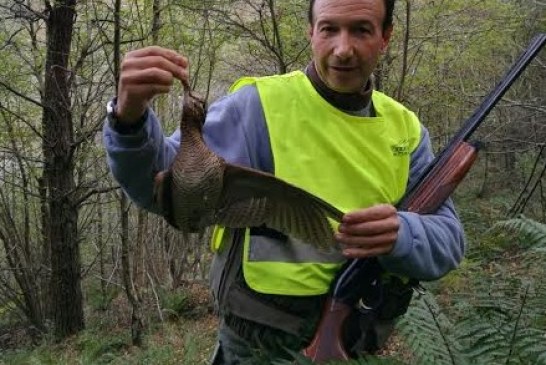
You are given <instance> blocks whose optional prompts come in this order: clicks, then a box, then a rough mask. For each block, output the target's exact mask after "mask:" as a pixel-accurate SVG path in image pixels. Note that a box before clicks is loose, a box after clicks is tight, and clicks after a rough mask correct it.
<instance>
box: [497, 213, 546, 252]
mask: <svg viewBox="0 0 546 365" xmlns="http://www.w3.org/2000/svg"><path fill="white" fill-rule="evenodd" d="M493 228H497V229H504V230H506V231H509V232H514V233H518V234H519V235H520V236H521V238H522V241H523V242H524V243H525V246H526V247H527V248H531V249H539V250H540V251H542V250H544V249H546V224H543V223H540V222H537V221H535V220H532V219H529V218H526V217H525V216H521V217H520V218H514V219H509V220H505V221H501V222H498V223H496V224H495V225H494V226H493Z"/></svg>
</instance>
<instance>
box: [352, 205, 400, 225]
mask: <svg viewBox="0 0 546 365" xmlns="http://www.w3.org/2000/svg"><path fill="white" fill-rule="evenodd" d="M393 214H396V208H395V207H393V206H392V205H390V204H380V205H375V206H373V207H370V208H366V209H359V210H355V211H352V212H349V213H347V214H345V215H344V216H343V218H342V222H343V223H347V224H352V223H359V222H368V221H376V220H380V219H384V218H387V217H389V216H392V215H393Z"/></svg>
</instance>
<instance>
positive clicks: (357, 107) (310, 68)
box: [305, 61, 373, 112]
mask: <svg viewBox="0 0 546 365" xmlns="http://www.w3.org/2000/svg"><path fill="white" fill-rule="evenodd" d="M305 74H306V75H307V77H308V78H309V80H310V81H311V83H312V84H313V86H314V87H315V89H316V90H317V92H318V93H319V94H320V95H321V96H322V97H323V98H324V99H325V100H326V101H328V102H329V103H330V104H332V105H333V106H335V107H336V108H338V109H341V110H344V111H349V112H358V111H361V110H363V109H366V108H368V106H369V104H370V100H371V96H372V91H373V88H372V83H371V81H370V79H368V82H367V83H366V85H364V87H363V88H362V91H360V92H356V93H340V92H337V91H334V90H332V89H330V88H329V87H328V86H327V85H326V84H325V83H324V81H322V79H321V78H320V76H319V74H318V72H317V69H316V67H315V62H314V61H311V62H310V63H309V64H308V65H307V67H306V68H305Z"/></svg>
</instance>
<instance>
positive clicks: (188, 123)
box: [154, 84, 343, 249]
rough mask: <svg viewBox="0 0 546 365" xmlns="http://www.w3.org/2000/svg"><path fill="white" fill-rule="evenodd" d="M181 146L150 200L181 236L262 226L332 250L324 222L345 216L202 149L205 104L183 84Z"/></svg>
mask: <svg viewBox="0 0 546 365" xmlns="http://www.w3.org/2000/svg"><path fill="white" fill-rule="evenodd" d="M182 108H183V109H182V117H181V121H180V131H181V143H180V147H179V150H178V152H177V154H176V156H175V158H174V161H173V163H172V165H171V166H170V168H169V169H168V170H166V171H162V172H160V173H158V174H157V175H156V177H155V187H154V199H155V202H156V204H157V205H158V206H159V207H160V209H161V211H162V213H163V215H164V216H165V218H166V219H167V221H168V222H169V223H170V224H171V225H172V226H174V227H175V228H177V229H178V230H180V231H182V232H185V233H195V232H202V231H203V229H204V228H205V227H207V226H211V225H220V226H224V227H230V228H245V227H257V226H262V225H265V226H267V227H269V228H272V229H275V230H277V231H280V232H282V233H284V234H286V235H291V236H293V237H296V238H299V239H301V240H303V241H304V242H306V243H310V244H312V245H315V246H317V247H319V248H323V249H329V248H332V247H333V246H334V245H335V241H334V238H333V234H334V230H333V227H332V225H331V223H330V222H329V220H328V218H330V219H332V220H334V221H337V222H340V221H341V218H342V216H343V212H341V211H340V210H338V209H337V208H335V207H334V206H332V205H330V204H329V203H327V202H325V201H324V200H322V199H320V198H318V197H316V196H314V195H312V194H310V193H308V192H306V191H305V190H303V189H300V188H298V187H296V186H294V185H292V184H289V183H287V182H285V181H283V180H280V179H279V178H277V177H275V176H274V175H272V174H269V173H265V172H262V171H259V170H255V169H251V168H247V167H243V166H237V165H233V164H230V163H227V162H226V161H225V160H224V159H223V158H222V157H220V156H218V155H217V154H216V153H214V152H213V151H211V150H210V149H209V148H208V147H207V146H206V144H205V142H204V140H203V136H202V128H203V124H204V122H205V116H206V107H205V102H204V100H203V99H202V98H201V97H199V96H198V95H197V94H195V93H194V92H193V91H191V90H190V87H189V85H187V84H185V85H184V99H183V103H182Z"/></svg>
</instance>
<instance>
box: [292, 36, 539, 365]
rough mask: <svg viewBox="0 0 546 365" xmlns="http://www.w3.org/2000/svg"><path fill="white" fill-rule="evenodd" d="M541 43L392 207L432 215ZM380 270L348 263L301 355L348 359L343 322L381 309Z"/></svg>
mask: <svg viewBox="0 0 546 365" xmlns="http://www.w3.org/2000/svg"><path fill="white" fill-rule="evenodd" d="M544 43H546V33H543V34H539V35H537V36H535V37H534V38H533V39H532V41H531V43H530V44H529V46H528V47H527V48H526V49H525V51H524V52H523V53H522V54H521V55H520V57H519V58H518V59H517V60H516V62H515V63H514V64H513V65H512V67H511V68H510V70H509V71H508V73H507V74H506V75H505V76H504V77H503V78H502V80H501V81H500V82H499V83H498V85H497V86H496V87H495V88H494V89H493V90H492V91H491V92H490V93H489V95H488V96H487V97H486V98H485V99H484V101H483V102H482V104H481V105H480V106H479V107H478V108H477V109H476V111H475V112H474V113H473V114H472V116H471V117H470V118H468V119H467V120H466V122H465V123H464V124H463V127H462V128H461V129H460V130H459V131H458V132H457V133H456V134H455V136H454V137H453V138H452V139H451V140H450V141H449V143H448V144H447V145H446V147H445V148H444V149H443V150H442V151H441V152H440V153H439V154H438V156H437V157H436V158H435V159H434V160H433V161H432V162H431V163H430V164H429V165H428V166H427V168H426V169H425V171H424V172H423V173H422V174H421V176H419V178H418V179H416V180H415V182H414V183H413V184H411V185H410V186H408V189H407V191H406V193H405V195H404V196H403V197H402V199H401V200H400V202H399V203H398V204H397V206H396V207H397V209H398V210H400V211H409V212H415V213H419V214H430V213H434V212H435V211H436V210H437V209H438V208H439V207H440V205H442V204H443V203H444V201H445V200H446V199H447V198H448V197H449V196H450V195H451V193H452V192H453V191H454V190H455V188H456V187H457V185H459V183H460V182H461V181H462V179H463V178H464V177H465V175H466V174H467V172H468V171H469V170H470V168H471V166H472V164H473V163H474V161H475V160H476V157H477V152H478V144H476V143H471V142H468V139H469V137H470V136H471V135H472V133H473V132H474V131H475V130H476V128H478V126H479V125H480V124H481V123H482V122H483V120H484V119H485V117H486V116H487V115H488V114H489V112H490V111H491V109H493V107H494V106H495V104H496V103H497V102H498V101H499V100H500V99H501V98H502V96H503V95H504V94H505V93H506V91H507V90H508V89H509V88H510V86H511V85H512V84H513V82H514V81H515V80H516V79H517V78H518V77H519V75H520V74H521V73H522V72H523V70H524V69H525V68H526V67H527V66H528V65H529V63H530V62H531V60H532V59H533V58H534V57H535V56H536V55H537V54H538V52H539V51H540V49H541V48H542V47H543V46H544ZM382 272H383V270H382V268H381V265H380V264H379V261H378V260H377V258H367V259H351V260H347V262H346V263H345V264H344V265H343V266H342V268H341V269H340V270H339V272H338V274H337V276H336V277H335V279H334V280H333V282H332V285H331V286H330V293H329V296H328V299H327V300H326V303H325V305H324V309H323V313H322V317H321V319H320V321H319V324H318V326H317V330H316V332H315V336H314V337H313V339H312V341H311V344H310V345H309V346H308V347H307V348H305V349H304V350H303V354H304V356H306V357H308V358H310V359H311V360H312V361H313V362H315V363H317V364H321V363H324V362H326V361H330V360H348V359H349V355H348V353H347V351H346V350H345V348H344V345H343V341H342V333H343V326H344V322H345V320H346V319H347V317H348V316H349V315H350V314H351V312H352V311H353V310H355V306H356V305H357V303H358V301H359V300H360V299H361V298H365V299H366V305H367V310H371V311H374V310H377V309H378V308H379V307H380V306H381V303H382V302H381V283H380V277H381V273H382Z"/></svg>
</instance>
